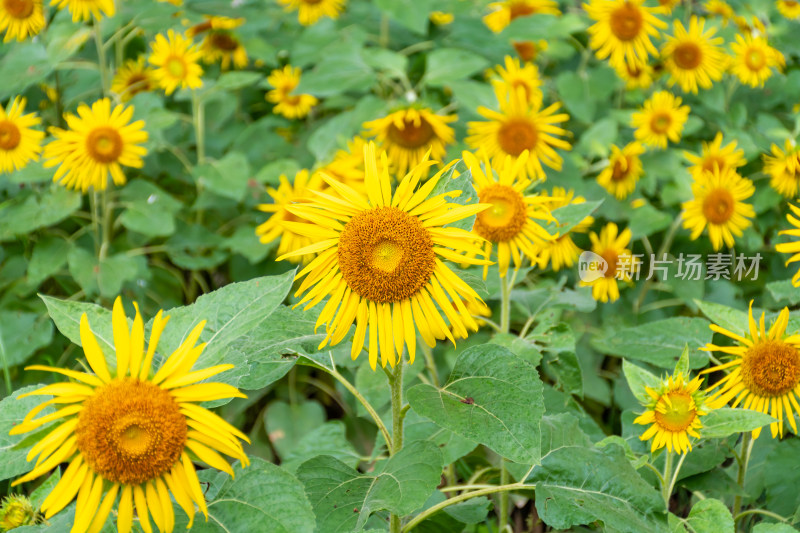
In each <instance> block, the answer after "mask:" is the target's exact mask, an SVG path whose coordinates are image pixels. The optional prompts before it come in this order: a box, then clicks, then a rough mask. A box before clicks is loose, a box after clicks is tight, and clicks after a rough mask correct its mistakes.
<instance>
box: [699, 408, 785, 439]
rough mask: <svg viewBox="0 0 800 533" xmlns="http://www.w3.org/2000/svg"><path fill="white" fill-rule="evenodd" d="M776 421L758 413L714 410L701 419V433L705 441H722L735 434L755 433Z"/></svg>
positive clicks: (726, 409) (747, 410)
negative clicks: (754, 431)
mask: <svg viewBox="0 0 800 533" xmlns="http://www.w3.org/2000/svg"><path fill="white" fill-rule="evenodd" d="M774 421H775V419H774V418H772V417H771V416H769V415H766V414H764V413H760V412H758V411H751V410H749V409H738V408H737V409H731V408H730V407H723V408H721V409H712V410H711V411H709V413H708V414H707V415H706V416H704V417H703V418H701V422H702V423H703V428H702V429H701V430H700V431H699V433H700V435H701V436H702V437H703V438H704V439H721V438H723V437H727V436H729V435H733V434H734V433H741V432H744V431H753V430H754V429H757V428H760V427H763V426H766V425H768V424H771V423H772V422H774Z"/></svg>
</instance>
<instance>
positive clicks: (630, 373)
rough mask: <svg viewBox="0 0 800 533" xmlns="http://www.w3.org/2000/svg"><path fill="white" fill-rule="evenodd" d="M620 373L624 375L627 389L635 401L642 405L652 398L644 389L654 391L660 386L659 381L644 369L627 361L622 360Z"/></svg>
mask: <svg viewBox="0 0 800 533" xmlns="http://www.w3.org/2000/svg"><path fill="white" fill-rule="evenodd" d="M622 373H623V374H625V379H626V380H627V381H628V387H630V389H631V392H632V393H633V395H634V396H635V397H636V399H637V400H639V402H641V403H642V404H649V403H650V402H651V401H652V398H651V397H650V395H649V394H647V392H646V391H645V387H650V388H651V389H656V388H658V386H659V385H660V384H661V379H660V378H659V377H658V376H656V375H654V374H651V373H650V372H648V371H647V370H645V369H644V368H642V367H640V366H637V365H634V364H633V363H630V362H628V360H627V359H623V360H622Z"/></svg>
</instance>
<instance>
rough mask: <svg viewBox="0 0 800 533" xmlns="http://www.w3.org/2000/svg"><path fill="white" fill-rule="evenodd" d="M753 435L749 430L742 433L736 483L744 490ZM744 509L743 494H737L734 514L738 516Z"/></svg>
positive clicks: (734, 502)
mask: <svg viewBox="0 0 800 533" xmlns="http://www.w3.org/2000/svg"><path fill="white" fill-rule="evenodd" d="M753 442H755V441H753V437H752V434H751V433H750V432H749V431H748V432H747V433H743V434H742V451H741V452H740V455H739V472H738V474H737V475H736V484H737V485H739V488H740V489H742V490H744V480H745V477H746V476H747V463H749V462H750V452H751V451H752V450H753ZM741 510H742V495H741V494H737V495H736V497H735V498H734V499H733V516H738V515H739V514H740V511H741Z"/></svg>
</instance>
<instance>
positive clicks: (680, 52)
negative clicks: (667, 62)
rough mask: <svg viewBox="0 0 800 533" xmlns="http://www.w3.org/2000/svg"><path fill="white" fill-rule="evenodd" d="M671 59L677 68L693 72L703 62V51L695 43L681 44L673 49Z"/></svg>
mask: <svg viewBox="0 0 800 533" xmlns="http://www.w3.org/2000/svg"><path fill="white" fill-rule="evenodd" d="M672 58H673V60H674V61H675V64H676V65H677V66H678V68H680V69H683V70H694V69H696V68H697V67H698V66H700V63H702V62H703V51H702V50H701V49H700V47H699V46H697V44H695V43H681V44H679V45H678V46H676V47H675V52H673V54H672Z"/></svg>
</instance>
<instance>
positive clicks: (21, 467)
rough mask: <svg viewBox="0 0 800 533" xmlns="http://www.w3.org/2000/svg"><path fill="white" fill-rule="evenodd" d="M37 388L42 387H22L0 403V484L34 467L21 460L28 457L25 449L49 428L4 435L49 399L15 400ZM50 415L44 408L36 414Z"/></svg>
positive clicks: (50, 411)
mask: <svg viewBox="0 0 800 533" xmlns="http://www.w3.org/2000/svg"><path fill="white" fill-rule="evenodd" d="M41 387H42V385H31V386H29V387H23V388H21V389H19V390H17V391H15V392H14V393H13V394H12V395H10V396H7V397H5V398H3V401H0V481H2V480H4V479H9V478H12V477H16V476H18V475H20V474H24V473H25V472H29V471H30V470H32V469H33V467H34V465H35V464H36V463H29V462H28V461H27V460H26V459H25V457H26V456H27V455H28V448H30V447H31V446H33V444H34V443H35V442H37V441H38V439H40V438H42V437H43V436H44V435H46V434H47V431H48V430H49V428H47V429H44V430H39V431H37V432H34V433H33V434H31V433H26V434H24V435H13V436H12V435H9V434H8V432H9V431H11V428H13V427H14V426H16V425H17V424H19V423H20V422H22V420H23V419H24V418H25V415H27V414H28V411H30V410H31V409H33V408H34V407H36V406H37V405H39V404H41V403H43V402H46V401H48V400H49V399H50V398H51V397H50V396H29V397H28V398H23V399H22V400H20V399H19V397H20V395H22V394H25V393H28V392H31V391H34V390H36V389H39V388H41ZM52 412H53V408H52V407H46V408H45V409H44V411H42V412H41V413H39V416H44V415H47V414H49V413H52ZM37 436H38V438H37Z"/></svg>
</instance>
